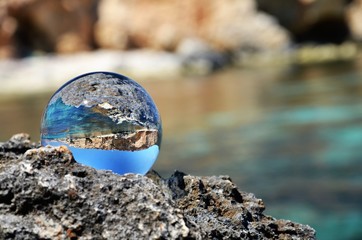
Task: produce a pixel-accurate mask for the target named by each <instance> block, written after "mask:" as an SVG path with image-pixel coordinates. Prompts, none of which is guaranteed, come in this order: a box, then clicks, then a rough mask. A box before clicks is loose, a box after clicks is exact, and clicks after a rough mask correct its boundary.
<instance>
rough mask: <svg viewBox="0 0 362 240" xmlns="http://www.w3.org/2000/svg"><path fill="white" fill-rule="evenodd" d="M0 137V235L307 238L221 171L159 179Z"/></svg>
mask: <svg viewBox="0 0 362 240" xmlns="http://www.w3.org/2000/svg"><path fill="white" fill-rule="evenodd" d="M35 146H36V144H33V143H31V142H30V141H29V136H28V135H25V134H20V135H15V136H14V137H12V139H11V140H9V141H8V142H5V143H0V170H1V171H0V238H1V239H39V238H41V239H54V238H57V239H58V238H59V239H66V238H70V239H124V238H127V239H129V238H130V239H144V238H147V239H149V238H151V239H155V238H157V239H179V238H190V239H230V238H234V239H236V238H237V239H240V238H241V239H315V231H314V230H313V229H312V228H311V227H309V226H306V225H302V224H298V223H294V222H291V221H287V220H277V219H275V218H273V217H271V216H267V215H264V214H263V210H264V209H265V206H264V203H263V201H262V200H261V199H258V198H256V197H255V196H254V195H253V194H251V193H246V192H243V191H240V190H239V189H238V188H237V186H236V185H235V184H234V183H233V182H232V181H231V179H230V178H229V177H227V176H211V177H197V176H190V175H187V174H185V173H182V172H178V171H176V172H175V173H174V174H173V175H172V176H171V177H170V178H168V179H163V178H162V177H160V176H159V175H158V174H157V173H156V172H155V171H150V172H149V173H148V174H147V175H146V176H141V175H135V174H127V175H122V176H121V175H117V174H113V173H112V172H109V171H97V170H95V169H93V168H90V167H86V166H82V165H80V164H77V163H76V162H75V161H74V159H73V156H72V154H71V152H70V151H69V150H68V149H67V148H66V147H57V148H54V147H41V148H33V147H35Z"/></svg>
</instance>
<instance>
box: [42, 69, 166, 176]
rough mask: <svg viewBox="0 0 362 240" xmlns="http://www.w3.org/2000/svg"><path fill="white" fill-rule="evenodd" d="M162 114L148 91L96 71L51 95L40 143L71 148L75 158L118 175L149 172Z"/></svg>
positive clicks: (68, 83)
mask: <svg viewBox="0 0 362 240" xmlns="http://www.w3.org/2000/svg"><path fill="white" fill-rule="evenodd" d="M161 137H162V126H161V118H160V114H159V112H158V110H157V107H156V105H155V103H154V102H153V100H152V98H151V97H150V95H149V94H148V93H147V92H146V90H145V89H144V88H143V87H141V86H140V85H139V84H138V83H136V82H135V81H133V80H131V79H129V78H128V77H125V76H123V75H120V74H116V73H111V72H92V73H86V74H84V75H81V76H78V77H76V78H74V79H72V80H70V81H69V82H67V83H66V84H64V85H63V86H62V87H61V88H59V90H58V91H56V92H55V93H54V95H53V96H52V97H51V99H50V101H49V103H48V105H47V107H46V109H45V112H44V115H43V119H42V123H41V144H42V146H46V145H51V146H60V145H65V146H67V147H68V148H69V149H70V150H71V151H72V153H73V156H74V159H75V160H76V161H77V162H79V163H81V164H84V165H88V166H91V167H94V168H96V169H105V170H112V171H113V172H115V173H118V174H124V173H139V174H145V173H147V171H148V170H149V169H150V168H151V167H152V165H153V164H154V162H155V161H156V159H157V156H158V153H159V151H160V144H161Z"/></svg>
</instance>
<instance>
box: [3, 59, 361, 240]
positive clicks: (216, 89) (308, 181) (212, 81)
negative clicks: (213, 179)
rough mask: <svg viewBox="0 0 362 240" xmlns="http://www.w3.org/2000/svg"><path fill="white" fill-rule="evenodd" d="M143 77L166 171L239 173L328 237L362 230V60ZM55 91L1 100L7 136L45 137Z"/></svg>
mask: <svg viewBox="0 0 362 240" xmlns="http://www.w3.org/2000/svg"><path fill="white" fill-rule="evenodd" d="M141 83H142V85H143V86H144V87H145V89H146V90H147V91H148V92H149V93H150V94H151V95H152V96H153V98H154V100H155V102H156V105H157V106H158V108H159V110H160V113H161V116H162V118H163V127H164V131H163V132H164V135H163V144H162V149H161V151H160V155H159V158H158V160H157V161H156V163H155V165H154V166H153V168H154V169H155V170H157V171H158V172H159V173H160V174H161V175H162V176H169V175H170V174H171V173H172V172H173V171H174V170H176V169H178V170H181V171H185V172H187V173H190V174H194V175H222V174H223V175H229V176H231V178H232V179H233V181H234V182H235V183H236V184H237V185H238V186H239V188H240V189H241V190H243V191H248V192H253V193H255V195H256V196H257V197H259V198H262V199H263V200H264V202H265V204H266V208H267V209H266V213H267V214H270V215H273V216H274V217H277V218H284V219H291V220H293V221H297V222H301V223H304V224H309V225H311V226H312V227H313V228H315V229H316V230H317V236H318V239H322V240H323V239H326V240H327V239H328V240H334V239H335V240H337V239H338V240H340V239H346V240H357V239H362V230H361V229H362V228H361V226H362V205H361V199H362V154H361V149H362V101H361V100H362V67H361V66H360V63H359V62H358V61H355V62H346V63H334V64H324V65H313V66H312V65H311V66H288V67H285V68H278V69H276V68H263V69H229V70H225V71H221V72H218V73H216V74H214V75H211V76H206V77H197V78H191V77H185V78H182V79H178V80H175V79H172V80H170V81H144V82H141ZM49 97H50V96H45V97H44V96H39V97H32V98H26V99H25V100H23V101H21V100H16V101H10V100H9V101H7V102H6V104H3V103H1V102H0V125H1V126H7V127H6V128H2V129H1V130H2V132H1V133H0V137H1V140H6V139H7V138H8V137H10V135H11V134H12V133H14V132H21V131H25V132H29V133H31V134H32V136H33V139H35V140H38V139H39V137H38V136H39V135H38V134H39V126H40V118H41V114H42V109H43V108H44V107H45V106H46V102H47V100H48V99H49ZM37 99H38V100H37ZM43 99H44V101H43Z"/></svg>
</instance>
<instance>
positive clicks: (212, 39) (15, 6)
mask: <svg viewBox="0 0 362 240" xmlns="http://www.w3.org/2000/svg"><path fill="white" fill-rule="evenodd" d="M0 19H1V21H0V26H1V28H0V36H1V40H0V53H1V54H0V56H2V57H15V56H16V57H19V56H28V55H32V54H34V51H35V52H36V51H40V52H58V53H69V52H77V51H86V50H91V49H95V48H111V49H122V50H124V49H132V48H151V49H156V50H167V51H174V50H175V49H177V47H178V46H179V45H180V44H181V43H182V42H183V41H185V40H187V39H190V38H192V39H195V38H197V39H200V41H203V42H205V44H206V45H208V46H210V47H211V48H212V49H214V50H216V51H223V52H225V51H233V50H235V49H240V48H252V49H257V50H266V49H271V50H280V49H284V48H286V47H287V46H288V45H289V44H290V40H289V34H288V32H287V31H286V30H285V29H284V28H282V27H280V26H279V25H278V23H277V21H276V20H275V19H274V18H273V17H271V16H269V15H267V14H265V13H262V12H259V11H257V9H256V3H255V1H254V0H243V1H223V0H214V1H212V2H210V1H207V0H200V1H191V0H183V1H179V0H173V1H165V0H162V1H146V0H134V1H127V0H102V1H95V0H81V1H71V0H61V1H46V0H14V1H6V0H5V1H2V2H1V3H0Z"/></svg>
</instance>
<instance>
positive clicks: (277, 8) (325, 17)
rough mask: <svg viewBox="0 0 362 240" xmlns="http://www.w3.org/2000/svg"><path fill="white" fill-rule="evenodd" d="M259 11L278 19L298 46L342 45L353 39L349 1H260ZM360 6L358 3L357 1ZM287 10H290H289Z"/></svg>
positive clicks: (353, 5) (351, 6)
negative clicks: (349, 17) (312, 44)
mask: <svg viewBox="0 0 362 240" xmlns="http://www.w3.org/2000/svg"><path fill="white" fill-rule="evenodd" d="M257 2H258V6H259V9H260V10H262V11H265V12H268V13H269V14H271V15H274V16H275V17H276V18H277V19H278V21H279V22H280V24H281V25H282V26H284V27H285V28H287V29H288V30H289V31H290V32H291V33H292V35H293V36H294V40H295V41H296V42H315V43H342V42H344V41H346V39H348V38H349V34H350V32H349V31H350V30H349V28H350V27H349V22H348V21H346V14H348V11H347V9H348V8H355V7H356V6H355V4H352V5H350V2H351V1H347V0H275V1H268V0H257ZM355 2H358V1H355ZM286 9H287V10H286Z"/></svg>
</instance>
